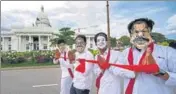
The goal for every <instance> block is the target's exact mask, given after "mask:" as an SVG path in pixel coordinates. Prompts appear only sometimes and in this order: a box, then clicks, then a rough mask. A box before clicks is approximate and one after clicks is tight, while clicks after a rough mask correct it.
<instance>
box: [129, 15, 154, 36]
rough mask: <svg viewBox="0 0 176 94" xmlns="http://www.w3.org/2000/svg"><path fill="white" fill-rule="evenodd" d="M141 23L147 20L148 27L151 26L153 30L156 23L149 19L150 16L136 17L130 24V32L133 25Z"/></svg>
mask: <svg viewBox="0 0 176 94" xmlns="http://www.w3.org/2000/svg"><path fill="white" fill-rule="evenodd" d="M138 22H139V23H141V22H145V23H146V25H147V26H148V27H150V29H151V31H152V29H153V26H154V24H155V22H154V21H153V20H151V19H148V18H139V19H135V20H133V21H131V22H130V23H129V24H128V32H129V33H130V34H131V29H132V28H133V25H134V24H136V23H138Z"/></svg>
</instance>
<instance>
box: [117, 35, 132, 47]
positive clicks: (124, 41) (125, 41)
mask: <svg viewBox="0 0 176 94" xmlns="http://www.w3.org/2000/svg"><path fill="white" fill-rule="evenodd" d="M118 40H119V41H121V42H122V44H123V46H129V45H130V37H128V36H122V37H120V38H119V39H118Z"/></svg>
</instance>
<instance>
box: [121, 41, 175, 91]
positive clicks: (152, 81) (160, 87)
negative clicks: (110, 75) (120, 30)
mask: <svg viewBox="0 0 176 94" xmlns="http://www.w3.org/2000/svg"><path fill="white" fill-rule="evenodd" d="M128 53H129V48H128V49H126V50H124V51H123V56H122V58H124V61H123V63H124V64H127V65H129V63H128ZM143 53H144V51H141V52H139V51H138V50H136V49H134V50H133V57H134V61H133V62H134V64H135V65H138V63H139V60H140V58H141V56H142V54H143ZM152 55H153V57H154V59H155V61H156V63H157V64H158V66H159V68H161V69H163V70H165V71H166V72H167V73H168V74H169V76H170V77H169V79H168V80H167V81H165V80H163V79H161V78H159V77H156V76H154V75H152V74H146V73H139V74H138V76H137V78H136V81H135V84H134V88H133V94H175V93H174V88H175V87H176V50H175V49H172V48H170V47H166V46H159V45H156V44H155V45H154V51H153V53H152ZM121 62H122V61H121ZM129 81H130V79H128V78H124V92H125V90H126V88H127V86H128V83H129Z"/></svg>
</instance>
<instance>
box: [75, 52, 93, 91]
mask: <svg viewBox="0 0 176 94" xmlns="http://www.w3.org/2000/svg"><path fill="white" fill-rule="evenodd" d="M79 58H81V59H87V60H93V59H94V58H93V55H92V54H91V53H90V52H89V51H87V50H85V51H84V52H83V53H78V52H76V59H79ZM79 64H80V63H79V62H78V61H76V62H75V64H74V79H73V86H74V87H75V88H77V89H88V90H90V89H91V87H92V83H93V71H92V70H93V64H91V63H87V62H86V63H85V72H84V73H81V72H78V71H76V70H75V69H76V67H77V66H78V65H79Z"/></svg>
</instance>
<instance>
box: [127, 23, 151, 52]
mask: <svg viewBox="0 0 176 94" xmlns="http://www.w3.org/2000/svg"><path fill="white" fill-rule="evenodd" d="M131 32H132V33H131V39H130V42H131V43H132V44H133V45H134V46H135V47H137V48H138V49H144V48H146V47H147V46H148V45H149V43H150V42H151V41H152V38H151V35H150V29H149V28H148V27H147V25H146V24H145V23H139V24H138V23H137V24H134V25H133V29H132V31H131Z"/></svg>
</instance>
